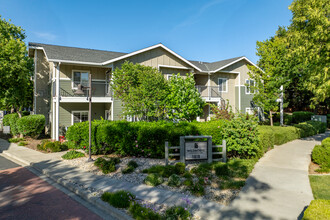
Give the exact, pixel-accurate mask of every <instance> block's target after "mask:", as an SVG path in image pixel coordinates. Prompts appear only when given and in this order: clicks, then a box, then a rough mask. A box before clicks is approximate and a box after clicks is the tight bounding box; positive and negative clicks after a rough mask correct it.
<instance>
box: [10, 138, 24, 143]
mask: <svg viewBox="0 0 330 220" xmlns="http://www.w3.org/2000/svg"><path fill="white" fill-rule="evenodd" d="M8 141H9V142H10V143H17V142H20V141H24V138H9V140H8Z"/></svg>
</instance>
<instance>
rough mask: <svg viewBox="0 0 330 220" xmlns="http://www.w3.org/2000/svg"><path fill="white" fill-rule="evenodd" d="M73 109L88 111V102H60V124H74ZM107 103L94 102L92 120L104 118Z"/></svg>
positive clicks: (67, 125) (68, 125)
mask: <svg viewBox="0 0 330 220" xmlns="http://www.w3.org/2000/svg"><path fill="white" fill-rule="evenodd" d="M72 111H88V103H60V112H59V113H60V122H59V123H60V126H61V125H63V126H65V127H70V126H71V125H72V114H71V112H72ZM104 115H105V104H104V103H93V104H92V120H94V119H96V120H98V119H101V117H102V118H104Z"/></svg>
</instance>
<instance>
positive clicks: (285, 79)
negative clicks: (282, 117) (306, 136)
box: [250, 0, 330, 110]
mask: <svg viewBox="0 0 330 220" xmlns="http://www.w3.org/2000/svg"><path fill="white" fill-rule="evenodd" d="M289 8H290V10H291V11H292V13H293V17H292V22H291V24H290V25H289V26H288V27H287V28H285V27H279V29H278V31H277V32H276V35H275V36H274V37H271V38H270V39H268V40H265V41H263V42H257V55H258V56H259V57H260V59H259V61H258V66H259V67H260V68H261V69H263V70H264V73H263V72H262V71H258V70H256V68H254V67H250V69H251V71H252V72H254V73H252V75H253V77H255V79H256V81H259V83H260V84H259V85H258V84H257V89H258V90H259V93H261V94H260V95H256V98H255V101H256V102H264V103H263V105H264V106H267V107H266V108H268V109H273V110H274V109H276V107H275V105H274V104H272V103H274V102H273V101H274V100H275V98H276V96H278V93H279V91H278V88H280V86H281V85H283V86H284V90H285V93H284V94H285V98H284V100H286V101H287V103H286V104H287V105H288V106H289V107H291V108H293V109H296V110H298V109H299V110H300V109H301V108H302V107H304V106H306V105H307V104H309V105H310V106H311V107H313V108H314V107H315V106H317V105H318V104H319V103H322V102H326V103H328V104H329V101H330V100H329V94H330V93H329V92H330V77H329V74H328V69H329V63H330V62H329V57H330V56H329V55H330V54H329V27H330V25H329V24H330V21H329V9H330V5H329V4H328V1H327V0H295V1H293V3H292V4H291V6H290V7H289ZM261 82H262V83H261ZM272 87H274V88H272ZM263 92H265V94H263ZM266 92H270V93H271V94H266ZM262 96H264V98H261V97H262ZM267 102H268V103H267ZM269 102H270V103H269Z"/></svg>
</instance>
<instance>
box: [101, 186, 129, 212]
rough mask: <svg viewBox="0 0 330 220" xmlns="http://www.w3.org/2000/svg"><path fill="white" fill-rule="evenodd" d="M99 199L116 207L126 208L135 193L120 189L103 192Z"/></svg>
mask: <svg viewBox="0 0 330 220" xmlns="http://www.w3.org/2000/svg"><path fill="white" fill-rule="evenodd" d="M101 199H102V200H103V201H105V202H108V203H109V204H110V205H112V206H113V207H116V208H128V207H129V206H130V204H131V202H132V201H134V199H135V195H133V194H132V193H130V192H128V191H125V190H120V191H117V192H114V193H112V192H105V193H103V194H102V196H101Z"/></svg>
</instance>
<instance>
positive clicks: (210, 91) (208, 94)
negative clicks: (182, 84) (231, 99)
mask: <svg viewBox="0 0 330 220" xmlns="http://www.w3.org/2000/svg"><path fill="white" fill-rule="evenodd" d="M196 88H197V90H198V92H199V93H200V94H201V96H202V97H203V98H219V99H222V93H223V92H222V91H221V88H220V87H219V86H201V85H196Z"/></svg>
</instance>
